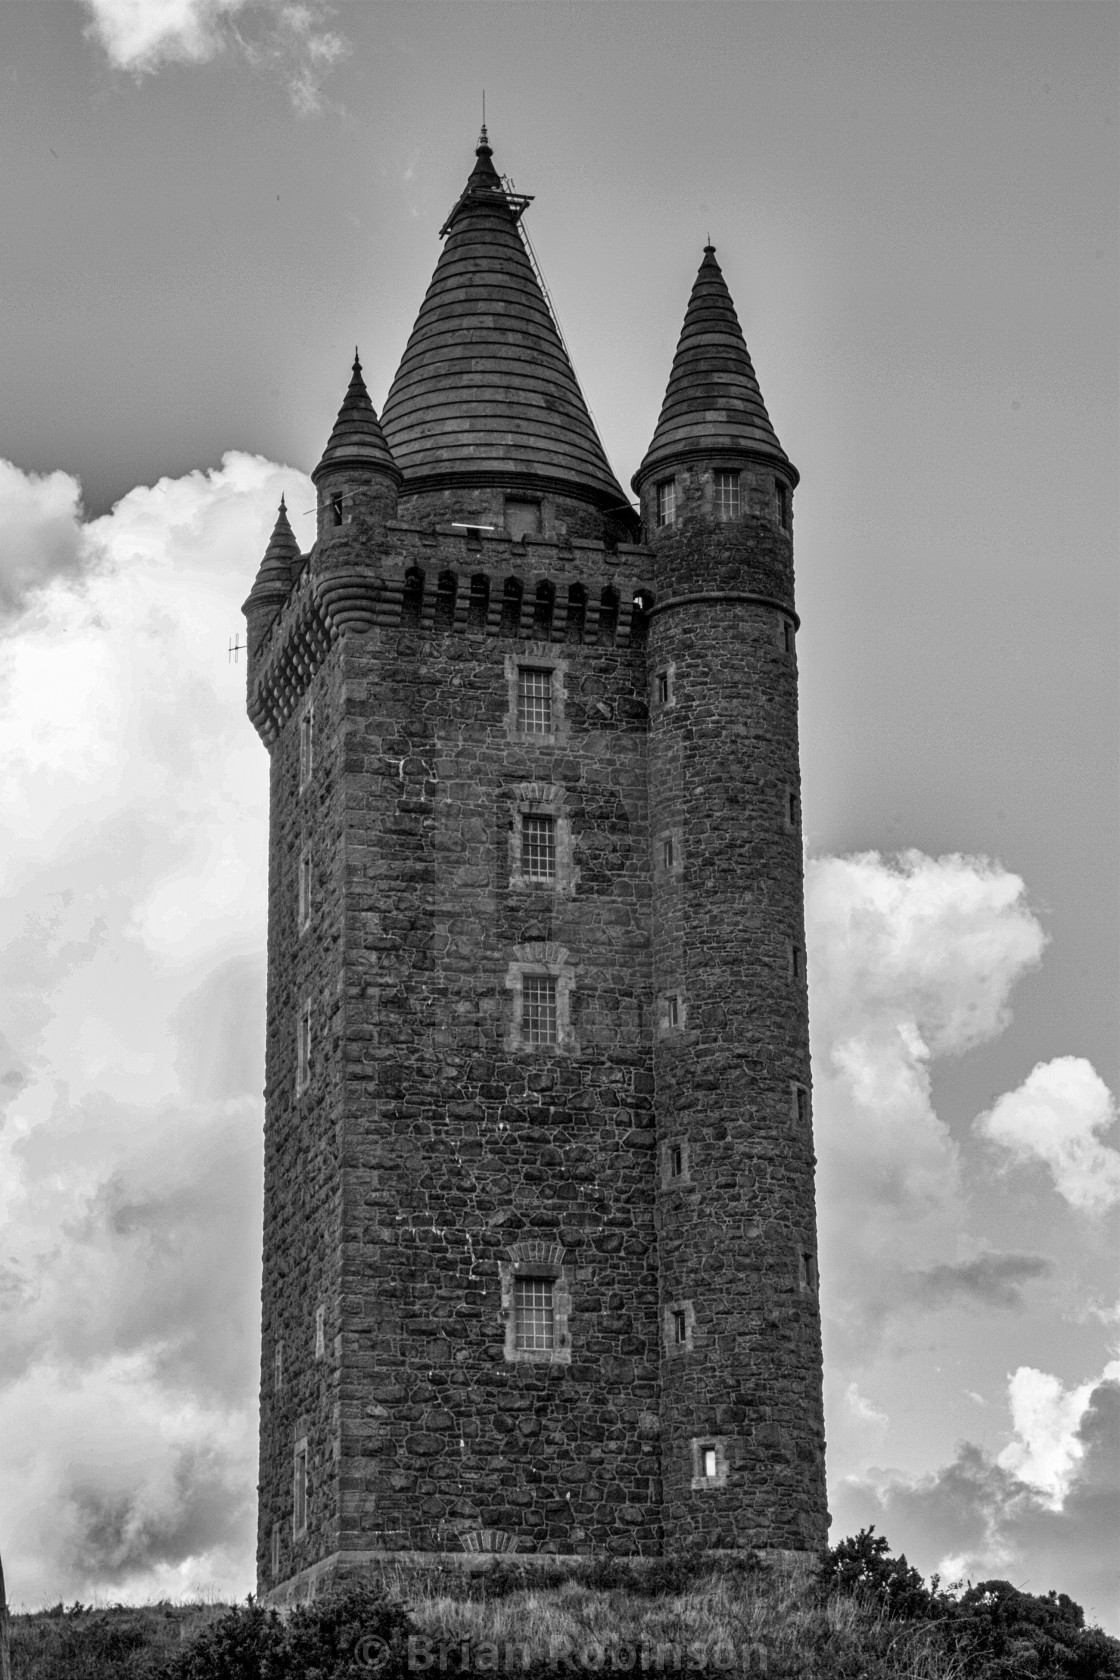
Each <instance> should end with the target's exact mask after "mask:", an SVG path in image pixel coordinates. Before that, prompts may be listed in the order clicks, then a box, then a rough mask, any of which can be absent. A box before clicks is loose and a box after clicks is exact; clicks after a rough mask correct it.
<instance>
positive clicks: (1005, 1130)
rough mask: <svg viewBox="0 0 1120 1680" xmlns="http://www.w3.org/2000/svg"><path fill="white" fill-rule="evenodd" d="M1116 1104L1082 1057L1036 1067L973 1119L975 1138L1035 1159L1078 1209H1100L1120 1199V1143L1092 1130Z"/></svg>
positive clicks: (1023, 1159) (1110, 1118)
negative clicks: (1113, 1143) (1114, 1143)
mask: <svg viewBox="0 0 1120 1680" xmlns="http://www.w3.org/2000/svg"><path fill="white" fill-rule="evenodd" d="M1116 1118H1117V1116H1116V1103H1115V1101H1114V1100H1113V1096H1112V1093H1111V1092H1110V1090H1109V1089H1108V1086H1107V1085H1106V1084H1105V1082H1104V1080H1103V1079H1101V1077H1100V1075H1099V1074H1097V1073H1096V1072H1095V1071H1094V1069H1093V1067H1092V1064H1091V1063H1090V1062H1087V1061H1086V1060H1085V1059H1084V1057H1082V1056H1058V1057H1056V1058H1055V1059H1054V1060H1053V1061H1050V1062H1039V1064H1038V1066H1037V1067H1035V1068H1034V1069H1033V1071H1032V1072H1031V1073H1029V1074H1028V1075H1027V1078H1026V1079H1025V1080H1024V1081H1023V1083H1022V1084H1021V1085H1020V1086H1019V1088H1018V1089H1017V1090H1015V1091H1008V1092H1005V1093H1004V1095H1003V1096H1002V1097H1000V1099H999V1101H998V1102H997V1103H996V1104H995V1105H994V1107H992V1108H991V1109H989V1110H988V1112H987V1113H986V1114H982V1115H980V1116H979V1118H978V1119H977V1121H976V1130H977V1132H978V1133H979V1135H980V1136H981V1137H984V1138H987V1139H988V1141H989V1142H991V1143H993V1144H995V1145H996V1146H997V1147H998V1148H1000V1149H1003V1150H1005V1151H1006V1152H1007V1154H1008V1155H1009V1156H1010V1158H1011V1162H1012V1163H1013V1164H1015V1165H1027V1164H1030V1163H1034V1162H1041V1163H1042V1164H1043V1165H1044V1166H1047V1167H1049V1169H1050V1172H1051V1174H1052V1176H1053V1180H1054V1188H1055V1189H1056V1190H1057V1191H1058V1194H1059V1195H1061V1196H1064V1197H1065V1199H1066V1201H1067V1202H1068V1203H1069V1205H1070V1206H1071V1207H1073V1208H1077V1209H1078V1210H1079V1211H1081V1212H1085V1213H1090V1214H1101V1213H1104V1212H1106V1211H1107V1210H1108V1209H1109V1208H1111V1207H1115V1206H1116V1204H1117V1203H1118V1202H1120V1150H1118V1149H1114V1148H1112V1147H1111V1146H1110V1145H1108V1144H1106V1143H1104V1142H1102V1140H1101V1139H1100V1138H1099V1137H1098V1136H1097V1134H1098V1133H1099V1132H1103V1131H1106V1130H1107V1129H1108V1128H1109V1127H1110V1126H1113V1125H1115V1123H1116Z"/></svg>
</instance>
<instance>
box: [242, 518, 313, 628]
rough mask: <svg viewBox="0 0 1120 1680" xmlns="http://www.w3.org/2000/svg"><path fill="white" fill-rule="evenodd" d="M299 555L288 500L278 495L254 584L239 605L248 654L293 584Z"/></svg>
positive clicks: (300, 557)
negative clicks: (274, 516) (271, 525)
mask: <svg viewBox="0 0 1120 1680" xmlns="http://www.w3.org/2000/svg"><path fill="white" fill-rule="evenodd" d="M302 558H303V557H302V555H301V554H300V551H299V544H298V543H297V541H296V538H295V532H294V531H293V530H292V527H291V525H290V524H289V523H288V507H287V503H286V502H285V500H284V498H283V496H281V498H280V510H279V512H278V513H277V515H276V524H275V525H274V526H273V528H272V535H271V537H270V538H269V540H268V547H267V548H266V549H265V551H264V559H263V560H262V561H261V563H260V566H259V567H258V568H257V575H256V577H255V578H254V579H253V587H252V589H250V591H249V594H248V597H247V599H246V601H245V603H244V605H243V606H242V608H241V611H242V612H243V613H244V614H245V618H246V622H247V630H246V635H247V637H248V643H249V655H250V657H252V655H253V654H254V653H255V652H256V650H257V648H258V647H259V646H260V644H261V642H262V641H263V639H264V635H265V632H266V630H267V629H268V628H269V626H270V624H271V623H272V621H273V619H274V618H275V617H276V615H277V614H278V613H279V611H280V609H281V607H282V606H283V605H284V602H285V601H286V600H287V599H288V595H289V593H290V591H291V587H292V584H293V583H294V582H295V580H296V577H297V576H298V574H299V569H300V566H301V564H302Z"/></svg>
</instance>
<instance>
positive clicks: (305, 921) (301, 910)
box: [296, 846, 311, 933]
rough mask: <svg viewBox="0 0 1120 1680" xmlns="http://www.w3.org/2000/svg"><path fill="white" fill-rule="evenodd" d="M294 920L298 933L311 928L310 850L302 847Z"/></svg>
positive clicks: (307, 847)
mask: <svg viewBox="0 0 1120 1680" xmlns="http://www.w3.org/2000/svg"><path fill="white" fill-rule="evenodd" d="M296 897H297V911H296V920H297V922H298V925H299V932H300V933H306V932H307V929H308V928H309V927H310V926H311V848H310V847H309V846H304V848H303V850H302V851H301V852H300V854H299V877H298V889H297V894H296Z"/></svg>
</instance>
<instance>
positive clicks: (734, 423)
mask: <svg viewBox="0 0 1120 1680" xmlns="http://www.w3.org/2000/svg"><path fill="white" fill-rule="evenodd" d="M727 451H730V452H732V453H746V454H750V455H768V456H770V457H772V458H773V459H774V460H777V461H781V462H782V464H783V465H784V466H785V467H787V468H788V469H789V471H790V472H791V473H792V474H793V481H794V483H795V484H796V482H797V469H796V468H795V467H793V466H792V465H791V463H790V461H789V458H788V456H787V455H786V452H785V450H784V449H783V448H782V446H781V444H780V443H779V442H778V438H777V434H776V433H775V431H774V428H773V426H772V425H771V424H770V416H769V415H768V414H767V412H766V404H765V403H764V402H763V400H762V392H761V391H760V390H759V388H758V379H757V378H756V376H755V371H754V368H753V367H752V365H751V359H750V356H749V355H748V353H747V346H746V341H745V340H744V338H743V329H742V327H740V325H739V317H738V316H737V315H736V313H735V305H734V304H733V303H732V301H731V294H730V292H729V291H728V290H727V282H726V281H725V280H724V278H723V271H722V269H721V268H720V266H719V264H718V262H717V261H716V253H715V247H714V246H713V245H705V247H704V260H703V262H702V263H701V264H700V271H699V273H698V274H697V276H696V281H695V284H694V285H693V288H692V296H691V297H690V298H689V300H688V308H687V310H686V311H685V317H684V326H683V327H682V329H681V336H680V340H679V342H678V344H677V353H676V355H675V356H674V357H673V369H672V372H671V373H670V375H669V384H668V386H667V388H666V391H665V400H664V402H663V403H662V405H661V418H660V419H659V420H658V422H657V429H656V431H655V432H654V434H653V441H652V442H651V443H650V446H649V448H648V449H647V450H646V453H645V457H644V459H643V461H642V464H641V466H640V467H639V468H638V470H637V472H636V473H635V474H634V478H633V484H634V488H635V489H637V488H638V485H639V484H640V483H641V481H642V480H643V479H646V478H648V477H649V475H650V474H651V473H653V472H656V471H657V470H658V468H660V467H664V466H667V465H668V464H669V463H670V462H674V461H682V460H694V459H696V458H697V457H699V456H708V455H718V454H721V453H724V452H727Z"/></svg>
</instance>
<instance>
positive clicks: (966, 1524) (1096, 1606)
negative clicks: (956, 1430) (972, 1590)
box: [830, 1365, 1120, 1625]
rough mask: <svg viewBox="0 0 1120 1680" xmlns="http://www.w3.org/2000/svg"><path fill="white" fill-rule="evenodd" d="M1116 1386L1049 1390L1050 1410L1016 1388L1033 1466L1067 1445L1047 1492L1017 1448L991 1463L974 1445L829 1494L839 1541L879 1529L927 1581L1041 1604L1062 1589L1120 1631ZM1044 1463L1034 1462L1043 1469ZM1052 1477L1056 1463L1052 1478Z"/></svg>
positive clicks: (1107, 1379) (1103, 1381)
mask: <svg viewBox="0 0 1120 1680" xmlns="http://www.w3.org/2000/svg"><path fill="white" fill-rule="evenodd" d="M1041 1375H1042V1374H1041V1373H1037V1372H1036V1373H1032V1377H1038V1376H1041ZM1118 1375H1120V1366H1116V1365H1113V1366H1110V1367H1109V1368H1108V1369H1107V1370H1106V1371H1105V1372H1104V1373H1103V1374H1102V1376H1101V1377H1100V1378H1098V1379H1096V1380H1095V1381H1094V1382H1091V1383H1086V1384H1083V1385H1082V1386H1081V1388H1079V1389H1077V1390H1075V1391H1074V1395H1064V1396H1063V1395H1062V1391H1061V1385H1060V1384H1055V1383H1054V1379H1049V1382H1050V1383H1051V1384H1054V1386H1053V1387H1050V1388H1048V1389H1047V1394H1048V1396H1049V1404H1046V1403H1044V1404H1042V1405H1038V1404H1037V1401H1038V1397H1039V1394H1040V1393H1041V1385H1037V1384H1036V1385H1034V1388H1033V1393H1032V1395H1031V1403H1030V1404H1029V1405H1028V1404H1027V1401H1026V1398H1025V1396H1026V1393H1027V1385H1026V1384H1024V1383H1023V1382H1021V1381H1018V1384H1017V1379H1019V1378H1020V1376H1021V1374H1020V1373H1016V1378H1013V1379H1012V1387H1011V1398H1012V1408H1013V1416H1014V1423H1015V1429H1016V1432H1017V1444H1018V1446H1019V1447H1020V1448H1021V1449H1023V1451H1024V1452H1025V1453H1026V1454H1027V1455H1028V1457H1029V1456H1030V1455H1031V1454H1038V1453H1039V1452H1040V1451H1042V1452H1044V1450H1045V1443H1047V1442H1051V1443H1052V1442H1054V1441H1055V1440H1057V1439H1060V1440H1061V1441H1062V1442H1063V1443H1064V1447H1063V1451H1064V1458H1063V1460H1062V1467H1061V1473H1060V1477H1059V1478H1058V1479H1057V1480H1055V1478H1054V1476H1053V1475H1052V1474H1051V1477H1050V1484H1049V1489H1050V1490H1049V1491H1048V1490H1047V1489H1046V1488H1040V1487H1039V1486H1037V1485H1036V1484H1035V1483H1034V1482H1032V1481H1030V1480H1028V1479H1027V1478H1026V1475H1025V1474H1024V1471H1025V1470H1026V1469H1027V1459H1026V1458H1024V1459H1023V1460H1022V1463H1023V1471H1019V1470H1017V1469H1016V1468H1015V1464H1014V1462H1012V1455H1011V1453H1010V1449H1009V1450H1008V1451H1007V1452H1005V1453H1002V1454H1000V1456H999V1458H998V1459H993V1458H992V1457H991V1456H990V1455H989V1454H987V1453H985V1452H984V1451H983V1450H982V1449H981V1448H980V1447H977V1446H975V1445H973V1444H972V1443H970V1442H966V1443H964V1444H963V1445H962V1446H961V1447H960V1448H959V1449H958V1451H957V1456H956V1458H955V1459H954V1460H953V1462H952V1463H951V1464H948V1465H946V1466H944V1467H943V1468H942V1469H940V1470H939V1471H937V1472H936V1474H934V1475H930V1476H920V1477H905V1476H900V1475H898V1474H895V1473H892V1472H889V1471H879V1472H871V1473H869V1474H868V1475H866V1476H863V1477H849V1478H847V1479H845V1480H844V1481H843V1482H841V1483H840V1484H839V1485H838V1486H836V1487H834V1488H833V1489H832V1491H831V1498H830V1503H831V1505H832V1507H833V1516H834V1532H836V1533H848V1532H851V1531H852V1530H854V1529H856V1528H859V1527H863V1526H865V1525H866V1524H867V1523H874V1524H875V1525H876V1527H877V1528H878V1529H879V1531H880V1532H881V1533H884V1534H886V1535H887V1538H888V1540H889V1541H890V1542H891V1544H892V1546H894V1547H895V1549H905V1551H906V1554H907V1556H908V1558H909V1559H910V1561H911V1562H912V1563H914V1564H916V1566H917V1567H918V1568H919V1569H920V1570H922V1571H923V1572H924V1573H929V1572H930V1571H931V1570H939V1571H940V1572H941V1573H942V1575H943V1576H945V1577H947V1578H954V1577H968V1578H970V1579H972V1580H981V1579H985V1578H990V1577H992V1576H999V1577H1002V1578H1006V1579H1010V1580H1011V1581H1013V1582H1014V1584H1015V1585H1016V1586H1019V1587H1021V1588H1023V1589H1025V1590H1027V1591H1030V1592H1037V1593H1045V1592H1048V1591H1050V1590H1051V1589H1052V1588H1053V1589H1058V1590H1061V1591H1064V1592H1068V1593H1069V1594H1070V1595H1071V1596H1072V1597H1073V1598H1075V1599H1076V1600H1077V1601H1078V1602H1079V1603H1080V1604H1082V1605H1083V1606H1084V1608H1085V1610H1086V1612H1087V1615H1088V1617H1089V1619H1090V1620H1100V1621H1104V1622H1105V1623H1106V1625H1107V1624H1109V1623H1111V1624H1112V1625H1115V1620H1116V1618H1115V1605H1114V1592H1115V1579H1114V1568H1113V1563H1112V1558H1113V1551H1114V1545H1115V1528H1116V1507H1117V1500H1118V1498H1120V1469H1118V1466H1120V1382H1118V1381H1117V1376H1118ZM1074 1396H1076V1399H1074ZM1075 1413H1076V1416H1075ZM1059 1414H1060V1416H1059ZM1041 1462H1042V1460H1041V1459H1037V1458H1036V1459H1035V1465H1036V1467H1038V1466H1040V1465H1041ZM1055 1467H1056V1460H1054V1459H1051V1460H1050V1470H1051V1471H1053V1470H1054V1468H1055ZM1059 1482H1060V1488H1059ZM1055 1489H1058V1491H1057V1492H1055V1491H1054V1490H1055Z"/></svg>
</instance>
